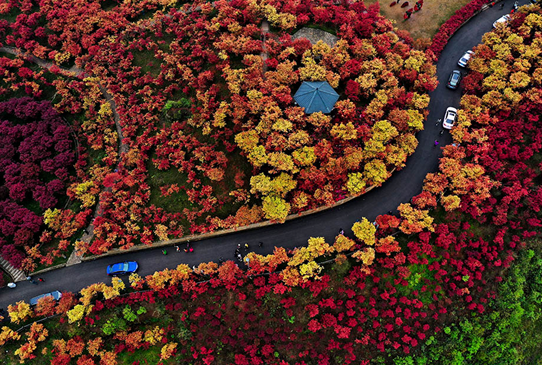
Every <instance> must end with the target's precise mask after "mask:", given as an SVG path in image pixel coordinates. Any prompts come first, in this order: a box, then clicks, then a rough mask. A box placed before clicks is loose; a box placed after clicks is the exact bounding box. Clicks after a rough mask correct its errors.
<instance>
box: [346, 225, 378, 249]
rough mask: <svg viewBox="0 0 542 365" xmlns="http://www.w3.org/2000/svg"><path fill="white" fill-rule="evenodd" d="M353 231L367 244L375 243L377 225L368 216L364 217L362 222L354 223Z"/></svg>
mask: <svg viewBox="0 0 542 365" xmlns="http://www.w3.org/2000/svg"><path fill="white" fill-rule="evenodd" d="M352 231H353V232H354V234H355V235H356V237H357V238H358V239H359V240H360V241H361V242H363V243H365V244H366V245H369V246H372V245H374V244H375V241H376V238H375V234H376V227H375V226H374V225H373V224H372V223H371V222H369V221H368V220H367V218H363V219H362V220H361V222H356V223H354V225H353V226H352Z"/></svg>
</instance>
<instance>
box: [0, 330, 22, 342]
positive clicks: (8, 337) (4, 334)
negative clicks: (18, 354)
mask: <svg viewBox="0 0 542 365" xmlns="http://www.w3.org/2000/svg"><path fill="white" fill-rule="evenodd" d="M20 338H21V335H20V334H18V333H17V332H15V331H14V330H12V329H11V328H9V327H6V326H3V327H2V331H1V332H0V346H4V345H5V344H6V343H7V342H8V341H18V340H19V339H20Z"/></svg>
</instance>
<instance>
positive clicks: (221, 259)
mask: <svg viewBox="0 0 542 365" xmlns="http://www.w3.org/2000/svg"><path fill="white" fill-rule="evenodd" d="M223 262H224V258H223V257H222V256H220V258H219V259H218V263H219V264H221V263H223Z"/></svg>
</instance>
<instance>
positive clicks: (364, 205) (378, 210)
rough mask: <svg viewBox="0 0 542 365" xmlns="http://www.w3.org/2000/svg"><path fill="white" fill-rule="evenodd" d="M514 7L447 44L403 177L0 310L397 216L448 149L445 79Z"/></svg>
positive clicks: (53, 278)
mask: <svg viewBox="0 0 542 365" xmlns="http://www.w3.org/2000/svg"><path fill="white" fill-rule="evenodd" d="M513 2H514V1H513V0H505V1H504V3H505V5H504V9H502V10H501V9H500V5H499V4H497V5H496V6H494V7H492V8H489V9H487V10H486V11H484V12H482V13H480V14H478V15H477V16H475V17H473V18H472V19H471V20H470V21H469V22H468V23H467V24H465V25H464V26H463V27H462V28H461V29H460V30H459V31H458V32H457V33H456V34H455V35H454V36H453V37H452V38H451V39H450V41H449V42H448V44H447V46H446V48H445V49H444V51H443V52H442V54H441V56H440V59H439V61H438V63H437V75H438V81H439V86H438V87H437V89H436V90H435V91H433V92H432V93H431V102H430V104H429V110H430V112H429V117H428V119H427V121H426V123H425V130H423V131H421V132H419V133H418V135H417V138H418V141H419V145H418V148H417V149H416V151H415V152H414V154H412V155H411V156H410V157H409V158H408V160H407V163H406V167H405V168H404V169H403V170H401V171H396V172H395V173H394V174H393V176H392V177H391V178H390V179H389V180H388V181H387V182H385V183H384V184H383V185H382V186H381V187H380V188H378V189H374V190H372V191H371V192H369V193H367V194H365V195H363V196H361V197H359V198H357V199H354V200H352V201H350V202H348V203H345V204H343V205H340V206H338V207H336V208H333V209H328V210H326V211H323V212H320V213H316V214H312V215H308V216H305V217H302V218H298V219H294V220H292V221H288V222H286V223H284V224H280V225H271V226H267V227H263V228H259V229H254V230H248V231H243V232H238V233H232V234H228V235H225V236H220V237H215V238H210V239H205V240H202V241H197V242H194V243H193V247H194V252H192V253H189V254H186V253H185V252H183V251H181V252H180V253H179V252H175V249H173V248H168V255H163V253H162V249H161V248H157V249H149V250H143V251H139V252H133V253H126V254H122V255H117V256H112V257H106V258H101V259H97V260H95V261H90V262H83V263H81V264H77V265H73V266H69V267H66V268H62V269H58V270H54V271H51V272H48V273H46V274H43V275H41V277H43V279H44V280H45V282H43V283H39V284H38V285H32V284H31V283H30V282H26V281H23V282H19V283H17V287H16V288H15V289H9V288H7V287H5V288H3V289H0V307H1V308H7V305H8V304H14V303H15V302H16V301H18V300H25V301H28V300H29V299H30V298H32V297H34V296H36V295H39V294H42V293H47V292H50V291H54V290H60V291H73V292H77V291H79V290H80V289H82V288H84V287H86V286H88V285H90V284H93V283H96V282H105V283H110V279H109V277H108V276H107V275H106V272H105V268H106V266H107V265H109V264H112V263H115V262H119V261H124V260H135V261H138V263H139V271H138V273H139V274H140V275H141V276H145V275H150V274H153V273H154V272H155V271H159V270H162V269H165V268H175V267H176V266H177V265H178V264H180V263H186V264H188V265H190V266H192V265H198V264H199V263H201V262H209V261H218V259H219V258H220V257H223V258H224V259H226V260H227V259H232V260H233V257H234V251H235V248H236V247H237V243H245V242H248V243H249V244H250V246H251V248H255V249H254V251H256V252H257V253H260V254H269V253H271V252H272V251H273V247H274V246H283V247H286V248H293V247H296V246H302V245H305V244H306V243H307V239H308V238H309V237H325V238H326V240H327V242H332V241H333V239H334V237H335V236H336V235H337V233H338V231H339V229H340V228H341V227H342V228H344V229H345V230H346V234H351V231H350V229H349V228H350V227H351V226H352V224H353V223H354V222H356V221H359V220H360V219H361V218H362V217H367V219H369V220H374V218H375V217H376V216H377V215H379V214H385V213H386V212H388V211H390V210H395V209H396V208H397V206H398V205H399V204H401V203H406V202H408V201H409V200H410V198H411V197H412V196H414V195H416V194H418V193H420V192H421V187H422V183H423V180H424V178H425V176H426V175H427V173H430V172H435V171H437V168H438V159H439V157H440V155H441V152H440V148H434V146H433V144H434V141H435V140H438V141H439V146H444V145H446V144H449V143H451V140H452V139H451V136H450V134H449V133H448V132H445V133H444V135H440V134H439V132H440V131H441V126H437V125H436V124H435V123H436V121H437V120H438V119H439V118H443V116H444V112H445V110H446V108H447V107H449V106H454V107H459V101H460V98H461V91H460V90H456V91H453V90H450V89H448V88H447V87H446V83H447V81H448V76H449V75H450V73H451V72H452V70H454V69H460V68H459V67H458V66H457V61H458V60H459V58H460V57H461V56H462V55H463V53H464V52H465V51H466V50H468V49H472V48H473V47H474V46H475V45H477V44H479V43H480V42H481V39H482V35H483V34H484V33H486V32H488V31H490V30H491V29H492V23H493V22H494V21H495V20H496V19H498V18H499V17H500V16H502V15H504V14H506V13H508V12H509V11H510V9H511V8H512V4H513ZM520 3H521V4H522V5H524V4H527V3H528V0H523V1H520ZM411 21H415V19H411ZM259 241H262V242H263V243H264V244H263V247H262V248H258V247H257V246H258V245H257V243H258V242H259Z"/></svg>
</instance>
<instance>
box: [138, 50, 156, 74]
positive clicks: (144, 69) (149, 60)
mask: <svg viewBox="0 0 542 365" xmlns="http://www.w3.org/2000/svg"><path fill="white" fill-rule="evenodd" d="M132 54H133V55H134V59H133V61H132V64H133V65H134V66H136V67H141V74H142V75H146V74H149V73H150V74H152V75H153V76H155V77H156V76H158V74H160V64H161V63H160V61H159V60H158V59H157V58H156V57H155V55H154V51H153V50H145V51H136V50H132Z"/></svg>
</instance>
